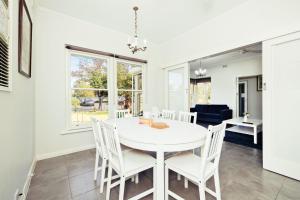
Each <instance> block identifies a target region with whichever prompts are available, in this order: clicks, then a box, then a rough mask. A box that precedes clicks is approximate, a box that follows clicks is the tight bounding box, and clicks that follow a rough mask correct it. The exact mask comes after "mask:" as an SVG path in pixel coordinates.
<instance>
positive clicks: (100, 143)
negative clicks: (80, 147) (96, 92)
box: [91, 117, 107, 158]
mask: <svg viewBox="0 0 300 200" xmlns="http://www.w3.org/2000/svg"><path fill="white" fill-rule="evenodd" d="M91 120H92V127H93V134H94V139H95V143H96V150H97V151H98V153H99V155H100V156H101V157H102V158H107V152H106V147H105V143H104V135H103V126H102V122H101V121H99V120H98V119H97V118H95V117H91Z"/></svg>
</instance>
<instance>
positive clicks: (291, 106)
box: [263, 33, 300, 180]
mask: <svg viewBox="0 0 300 200" xmlns="http://www.w3.org/2000/svg"><path fill="white" fill-rule="evenodd" d="M299 75H300V33H293V34H290V35H286V36H283V37H279V38H276V39H272V40H269V41H265V42H264V43H263V78H264V92H263V122H264V125H263V126H264V128H263V142H264V143H263V145H264V148H263V167H264V168H265V169H268V170H271V171H274V172H276V173H280V174H283V175H285V176H289V177H292V178H294V179H298V180H300V126H299V123H300V78H299Z"/></svg>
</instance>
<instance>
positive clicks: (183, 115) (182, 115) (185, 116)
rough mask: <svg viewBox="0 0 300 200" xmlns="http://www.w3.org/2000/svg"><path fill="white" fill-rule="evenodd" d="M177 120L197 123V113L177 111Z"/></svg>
mask: <svg viewBox="0 0 300 200" xmlns="http://www.w3.org/2000/svg"><path fill="white" fill-rule="evenodd" d="M178 120H179V121H182V122H187V123H193V124H196V123H197V113H196V112H194V113H190V112H182V111H180V112H179V116H178Z"/></svg>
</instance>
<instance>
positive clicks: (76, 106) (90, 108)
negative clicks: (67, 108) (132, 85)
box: [72, 89, 108, 125]
mask: <svg viewBox="0 0 300 200" xmlns="http://www.w3.org/2000/svg"><path fill="white" fill-rule="evenodd" d="M91 117H97V118H99V119H107V118H108V91H103V90H96V91H94V90H80V89H76V90H72V124H73V125H79V124H88V123H89V122H90V121H91V120H90V118H91Z"/></svg>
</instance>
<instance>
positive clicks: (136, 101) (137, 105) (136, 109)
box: [133, 92, 143, 116]
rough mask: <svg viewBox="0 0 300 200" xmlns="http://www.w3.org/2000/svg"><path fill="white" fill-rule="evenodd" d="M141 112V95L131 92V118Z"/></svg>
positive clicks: (140, 93)
mask: <svg viewBox="0 0 300 200" xmlns="http://www.w3.org/2000/svg"><path fill="white" fill-rule="evenodd" d="M142 111H143V93H142V92H133V116H139V115H141V114H142Z"/></svg>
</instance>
